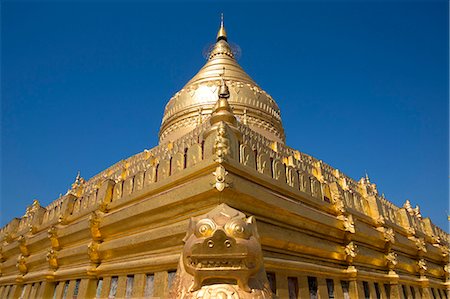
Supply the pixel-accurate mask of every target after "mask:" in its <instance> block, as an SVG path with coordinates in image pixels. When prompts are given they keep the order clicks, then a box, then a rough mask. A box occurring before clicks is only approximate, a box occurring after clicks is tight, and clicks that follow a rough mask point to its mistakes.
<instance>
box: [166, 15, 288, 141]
mask: <svg viewBox="0 0 450 299" xmlns="http://www.w3.org/2000/svg"><path fill="white" fill-rule="evenodd" d="M222 80H224V81H225V83H226V84H227V86H228V87H229V90H230V98H229V100H228V101H229V103H230V105H231V108H232V110H233V113H234V114H235V116H236V117H237V119H238V120H239V121H240V122H241V123H243V124H246V125H248V126H249V127H250V128H251V129H252V130H254V131H256V132H258V133H260V134H262V135H263V136H265V137H266V138H268V139H270V140H273V141H277V142H281V143H284V141H285V136H284V129H283V126H282V123H281V116H280V109H279V108H278V105H277V103H275V101H274V100H273V99H272V97H271V96H270V95H269V94H268V93H266V92H265V91H264V90H263V89H261V88H260V87H259V86H258V84H256V83H255V81H253V79H252V78H251V77H250V76H249V75H248V74H247V73H246V72H245V71H244V70H243V69H242V68H241V66H240V65H239V64H238V63H237V61H236V59H235V57H234V54H233V51H232V49H231V47H230V45H229V44H228V41H227V34H226V31H225V27H224V25H223V20H222V22H221V26H220V29H219V32H218V34H217V41H216V43H215V45H214V47H213V48H212V50H211V52H210V53H209V57H208V60H207V62H206V64H205V65H204V66H203V67H202V68H201V69H200V71H199V72H198V73H197V74H196V75H195V76H194V77H193V78H192V79H191V80H190V81H189V82H188V83H187V84H186V85H185V86H184V87H183V88H182V89H181V90H180V91H178V92H177V93H176V94H175V95H174V96H173V97H172V98H171V99H170V100H169V102H168V103H167V105H166V108H165V111H164V116H163V119H162V124H161V129H160V132H159V140H160V143H163V142H166V141H173V140H176V139H177V138H179V137H181V136H183V135H185V134H186V133H188V132H190V131H192V130H193V129H194V128H195V127H196V126H197V125H199V124H201V123H202V122H204V121H205V120H206V119H207V118H208V117H209V116H210V115H211V113H212V111H213V107H214V104H215V103H216V102H217V92H218V89H219V87H220V85H221V82H222Z"/></svg>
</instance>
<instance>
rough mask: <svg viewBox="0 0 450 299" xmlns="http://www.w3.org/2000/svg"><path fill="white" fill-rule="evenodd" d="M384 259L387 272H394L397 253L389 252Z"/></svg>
mask: <svg viewBox="0 0 450 299" xmlns="http://www.w3.org/2000/svg"><path fill="white" fill-rule="evenodd" d="M384 258H385V259H386V264H387V266H388V268H389V270H394V268H395V266H397V263H398V261H397V253H395V252H394V251H390V252H389V253H388V254H387V255H385V256H384Z"/></svg>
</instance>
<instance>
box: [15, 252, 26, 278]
mask: <svg viewBox="0 0 450 299" xmlns="http://www.w3.org/2000/svg"><path fill="white" fill-rule="evenodd" d="M16 267H17V269H19V271H20V273H22V274H23V275H25V274H26V273H27V272H28V267H27V264H26V258H25V256H23V255H22V254H21V255H19V256H18V257H17V263H16Z"/></svg>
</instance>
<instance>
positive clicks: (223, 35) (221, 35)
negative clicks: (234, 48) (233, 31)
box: [217, 13, 227, 41]
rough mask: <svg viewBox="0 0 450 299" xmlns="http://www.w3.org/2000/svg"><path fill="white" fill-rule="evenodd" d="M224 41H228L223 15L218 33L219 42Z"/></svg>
mask: <svg viewBox="0 0 450 299" xmlns="http://www.w3.org/2000/svg"><path fill="white" fill-rule="evenodd" d="M221 39H223V40H224V41H227V32H226V31H225V26H224V25H223V13H222V14H221V15H220V29H219V32H217V41H219V40H221Z"/></svg>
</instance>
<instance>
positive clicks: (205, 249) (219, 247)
mask: <svg viewBox="0 0 450 299" xmlns="http://www.w3.org/2000/svg"><path fill="white" fill-rule="evenodd" d="M184 240H185V243H186V244H185V246H184V250H183V264H184V267H185V269H186V272H188V273H189V274H191V275H192V276H194V277H195V281H196V282H197V283H196V284H197V285H196V286H195V287H194V288H199V287H201V285H203V284H209V283H237V284H239V285H241V286H242V287H244V288H248V278H249V277H250V276H252V275H254V274H255V273H257V272H258V270H259V269H260V267H261V266H262V255H261V247H260V245H259V242H258V235H257V231H256V223H255V222H254V218H253V217H249V218H246V217H245V215H244V214H243V213H241V212H239V211H237V210H234V209H232V208H230V207H228V206H226V205H220V206H218V207H217V208H216V209H214V210H212V211H211V212H210V213H208V214H207V215H206V216H205V217H200V218H197V219H191V223H190V225H189V230H188V232H187V235H186V237H185V239H184Z"/></svg>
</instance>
